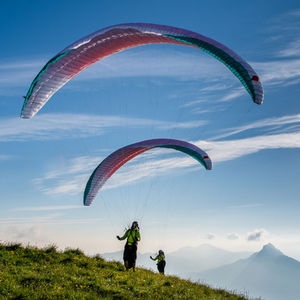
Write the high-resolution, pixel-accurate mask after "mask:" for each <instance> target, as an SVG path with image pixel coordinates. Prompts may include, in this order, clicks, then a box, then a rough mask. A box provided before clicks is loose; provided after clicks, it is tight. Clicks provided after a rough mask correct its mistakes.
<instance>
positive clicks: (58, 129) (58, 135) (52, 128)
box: [0, 114, 207, 142]
mask: <svg viewBox="0 0 300 300" xmlns="http://www.w3.org/2000/svg"><path fill="white" fill-rule="evenodd" d="M206 123H207V121H201V120H194V121H189V122H167V121H159V120H151V119H139V118H126V117H120V116H99V115H89V114H39V115H37V116H35V117H34V118H32V119H29V120H25V119H20V118H7V119H2V120H1V121H0V142H8V141H30V140H55V139H64V138H78V137H87V136H97V135H103V134H104V133H105V132H106V131H108V130H109V129H112V128H117V127H120V128H122V127H123V126H124V124H126V126H127V127H128V128H130V127H131V128H140V127H151V126H156V128H157V129H160V130H167V129H170V128H177V129H184V128H197V127H200V126H202V125H205V124H206Z"/></svg>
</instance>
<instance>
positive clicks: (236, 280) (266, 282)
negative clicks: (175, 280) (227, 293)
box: [192, 244, 300, 300]
mask: <svg viewBox="0 0 300 300" xmlns="http://www.w3.org/2000/svg"><path fill="white" fill-rule="evenodd" d="M192 278H193V279H194V280H200V281H202V282H206V283H208V284H211V285H213V286H218V287H223V288H226V289H234V290H240V291H244V290H247V291H249V294H250V296H256V297H257V296H261V297H262V298H264V299H267V300H295V299H297V297H299V295H300V286H299V278H300V262H299V261H297V260H295V259H293V258H291V257H288V256H286V255H284V254H283V253H282V252H281V251H280V250H278V249H276V248H275V247H274V246H273V245H272V244H268V245H265V246H264V247H263V248H262V250H261V251H259V252H257V253H254V254H252V255H251V256H250V257H249V258H247V259H242V260H239V261H237V262H235V263H232V264H227V265H224V266H221V267H218V268H215V269H211V270H208V271H204V272H199V273H198V274H193V276H192Z"/></svg>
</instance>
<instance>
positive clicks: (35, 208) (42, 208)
mask: <svg viewBox="0 0 300 300" xmlns="http://www.w3.org/2000/svg"><path fill="white" fill-rule="evenodd" d="M77 208H82V205H56V206H31V207H30V206H29V207H18V208H15V209H13V210H14V211H49V210H69V209H77Z"/></svg>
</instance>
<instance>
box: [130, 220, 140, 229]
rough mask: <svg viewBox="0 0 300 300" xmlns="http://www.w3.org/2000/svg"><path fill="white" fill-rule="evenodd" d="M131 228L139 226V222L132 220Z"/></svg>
mask: <svg viewBox="0 0 300 300" xmlns="http://www.w3.org/2000/svg"><path fill="white" fill-rule="evenodd" d="M131 228H139V224H138V222H137V221H134V222H132V225H131Z"/></svg>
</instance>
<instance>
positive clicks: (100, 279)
mask: <svg viewBox="0 0 300 300" xmlns="http://www.w3.org/2000/svg"><path fill="white" fill-rule="evenodd" d="M0 266H1V267H0V298H1V299H57V298H59V299H99V298H101V299H200V300H201V299H205V300H212V299H215V300H220V299H228V300H229V299H230V300H246V298H245V297H243V296H239V295H233V294H230V293H228V292H226V291H224V290H215V289H211V288H209V287H207V286H205V285H200V284H195V283H191V282H189V281H186V280H180V279H178V278H176V277H170V276H163V275H160V274H155V273H153V272H151V271H148V270H144V269H137V271H136V273H133V272H132V271H131V272H125V271H124V267H123V265H122V264H121V263H119V262H106V261H105V260H104V259H102V258H101V257H99V256H96V257H87V256H85V255H84V254H83V253H82V252H81V251H80V250H78V249H75V250H72V249H67V250H65V251H64V252H58V251H56V248H55V247H53V246H51V247H48V248H45V249H37V248H32V247H27V248H23V247H22V246H21V245H20V244H11V245H3V244H0Z"/></svg>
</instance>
